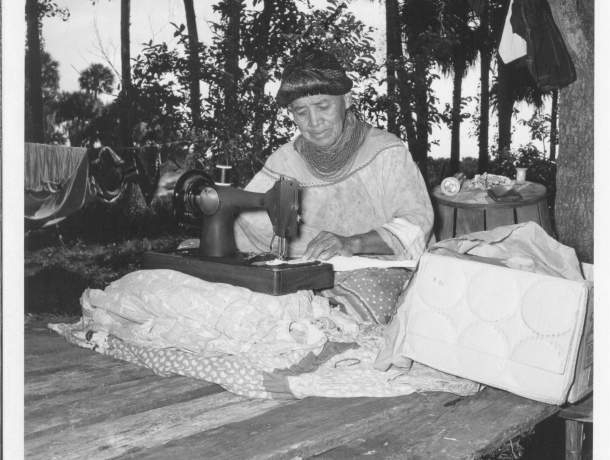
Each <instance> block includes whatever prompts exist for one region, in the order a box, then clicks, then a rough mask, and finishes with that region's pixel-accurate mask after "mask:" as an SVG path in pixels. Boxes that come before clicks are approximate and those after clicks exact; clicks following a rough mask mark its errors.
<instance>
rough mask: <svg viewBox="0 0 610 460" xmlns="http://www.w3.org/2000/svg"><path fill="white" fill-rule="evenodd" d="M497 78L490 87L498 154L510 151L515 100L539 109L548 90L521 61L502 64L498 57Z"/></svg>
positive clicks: (548, 93) (547, 94)
mask: <svg viewBox="0 0 610 460" xmlns="http://www.w3.org/2000/svg"><path fill="white" fill-rule="evenodd" d="M498 66H499V70H498V78H497V81H496V83H495V84H494V86H493V87H492V94H493V95H494V96H495V103H496V109H497V111H498V154H499V155H504V154H505V153H508V152H510V147H511V129H512V116H513V110H514V105H515V102H526V103H528V104H530V105H533V106H534V107H536V108H537V109H540V108H541V107H542V106H543V105H544V98H545V97H548V96H549V95H550V92H549V91H542V90H541V89H540V88H539V87H538V86H537V85H536V82H535V81H534V80H533V78H532V76H531V74H530V73H529V71H528V69H527V67H526V66H525V65H524V63H523V62H519V61H515V62H511V63H510V64H504V63H502V62H501V60H500V59H498Z"/></svg>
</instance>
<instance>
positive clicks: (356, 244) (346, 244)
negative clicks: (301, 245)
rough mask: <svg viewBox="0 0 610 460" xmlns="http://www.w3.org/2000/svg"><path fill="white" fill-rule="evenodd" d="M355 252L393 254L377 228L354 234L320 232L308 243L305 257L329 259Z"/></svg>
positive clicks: (350, 254) (351, 254)
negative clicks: (343, 234)
mask: <svg viewBox="0 0 610 460" xmlns="http://www.w3.org/2000/svg"><path fill="white" fill-rule="evenodd" d="M354 254H392V250H391V249H390V247H389V246H388V245H387V244H386V243H385V242H384V241H383V240H382V239H381V236H379V233H377V232H376V231H375V230H371V231H370V232H367V233H362V234H360V235H352V236H341V235H337V234H335V233H331V232H320V233H318V235H317V236H316V237H315V238H314V239H313V240H311V241H310V242H309V244H308V245H307V249H305V253H304V254H303V258H304V259H321V260H327V259H330V258H331V257H333V256H353V255H354Z"/></svg>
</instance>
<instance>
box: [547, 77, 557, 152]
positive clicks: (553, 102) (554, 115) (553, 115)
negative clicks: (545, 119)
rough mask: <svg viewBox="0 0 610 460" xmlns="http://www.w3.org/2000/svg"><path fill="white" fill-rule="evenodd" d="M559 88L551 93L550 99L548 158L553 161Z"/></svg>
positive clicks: (555, 144)
mask: <svg viewBox="0 0 610 460" xmlns="http://www.w3.org/2000/svg"><path fill="white" fill-rule="evenodd" d="M558 102H559V90H558V89H556V90H554V91H553V93H552V99H551V140H550V144H551V145H550V148H549V151H550V152H549V160H551V161H555V158H556V156H557V116H558V112H559V110H558Z"/></svg>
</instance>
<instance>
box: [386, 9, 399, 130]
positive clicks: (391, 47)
mask: <svg viewBox="0 0 610 460" xmlns="http://www.w3.org/2000/svg"><path fill="white" fill-rule="evenodd" d="M385 22H386V69H387V79H386V82H387V93H388V111H387V116H388V131H389V132H391V133H394V134H396V135H398V134H399V133H400V130H399V128H398V122H397V117H398V113H397V111H396V99H397V94H396V65H397V63H398V65H400V58H401V56H402V42H401V39H400V37H401V34H400V21H399V13H398V1H397V0H386V2H385Z"/></svg>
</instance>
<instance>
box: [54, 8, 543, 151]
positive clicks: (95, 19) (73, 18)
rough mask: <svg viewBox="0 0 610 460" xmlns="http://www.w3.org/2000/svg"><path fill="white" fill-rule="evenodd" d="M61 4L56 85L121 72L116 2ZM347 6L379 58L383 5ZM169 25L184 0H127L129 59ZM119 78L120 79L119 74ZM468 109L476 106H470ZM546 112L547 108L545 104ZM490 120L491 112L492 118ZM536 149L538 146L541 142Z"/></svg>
mask: <svg viewBox="0 0 610 460" xmlns="http://www.w3.org/2000/svg"><path fill="white" fill-rule="evenodd" d="M314 3H315V4H324V3H325V2H324V0H315V1H314ZM58 4H59V5H60V6H63V7H66V8H68V10H69V11H70V18H69V19H68V20H67V21H65V22H64V21H62V20H61V19H59V18H46V19H45V20H44V21H43V39H44V45H45V49H46V50H47V51H48V52H49V53H50V54H51V56H52V57H53V58H54V59H55V60H57V61H58V62H59V73H60V88H61V89H62V90H64V91H76V90H78V75H79V74H80V72H81V71H82V70H83V69H85V68H86V67H88V66H89V65H90V64H92V63H95V62H99V63H102V64H104V65H106V66H109V67H113V68H114V69H116V71H117V74H118V73H119V72H120V68H121V65H120V1H119V0H96V2H95V4H92V2H91V1H90V0H59V1H58ZM194 5H195V15H196V18H197V28H198V33H199V39H200V40H201V41H202V42H209V41H210V40H211V35H212V33H211V29H210V25H209V23H210V21H214V20H215V19H216V18H215V15H214V12H213V11H212V6H211V5H212V2H209V1H196V2H194ZM350 9H351V10H352V12H353V13H354V15H355V16H356V17H357V18H359V19H360V20H362V21H363V22H364V23H365V24H367V25H370V26H371V27H374V28H375V29H376V31H375V33H374V35H373V37H374V39H375V41H376V43H377V44H378V55H377V59H378V61H379V62H382V61H383V57H384V55H385V49H384V47H385V39H384V34H385V24H384V23H385V11H384V8H383V3H382V2H378V1H372V0H353V1H352V3H351V4H350ZM171 23H175V24H184V23H186V20H185V16H184V4H183V0H132V1H131V29H130V32H131V57H132V58H134V57H135V56H137V54H138V53H139V51H140V50H141V49H142V44H143V43H146V42H148V41H149V40H153V42H157V43H160V42H163V41H167V42H168V44H171V43H175V39H174V38H173V31H174V27H173V26H172V24H171ZM478 74H479V71H478V68H477V67H475V68H473V69H471V70H470V72H469V73H468V74H467V76H466V78H465V80H464V83H463V96H464V97H466V96H475V95H477V94H478V87H477V84H478ZM117 80H118V78H117ZM433 88H434V91H435V93H436V96H437V97H438V98H439V103H440V106H439V107H444V106H445V103H449V104H450V103H451V92H452V84H451V80H450V79H449V78H442V79H440V80H437V81H436V82H435V83H434V86H433ZM517 108H518V110H519V111H520V112H521V114H522V117H529V116H531V114H532V109H531V108H529V107H527V105H525V104H520V105H518V106H517ZM469 109H470V110H471V111H473V110H474V107H472V106H470V107H469ZM547 109H548V110H550V103H549V107H548V108H547ZM491 119H492V121H493V120H494V116H493V115H492V116H491ZM513 125H514V126H515V129H516V132H515V134H514V136H513V143H514V146H516V147H517V146H519V145H524V144H527V143H528V142H530V136H529V132H528V130H527V128H525V127H523V126H520V125H518V124H517V123H513ZM490 130H491V131H490V144H491V143H492V142H493V135H494V134H495V132H496V129H495V127H494V126H491V127H490ZM473 132H474V126H473V125H472V124H471V123H470V122H469V121H465V122H464V123H463V124H462V128H461V136H460V141H461V142H460V146H461V156H462V157H463V158H464V157H468V156H471V157H477V156H478V145H477V140H476V138H475V137H474V135H473V134H472V133H473ZM431 140H432V141H435V140H436V141H438V145H432V147H431V152H430V155H431V156H432V157H448V156H449V152H450V143H451V135H450V131H449V129H448V128H447V127H446V126H442V127H436V126H435V127H433V131H432V136H431ZM539 148H542V147H541V146H540V145H539Z"/></svg>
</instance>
